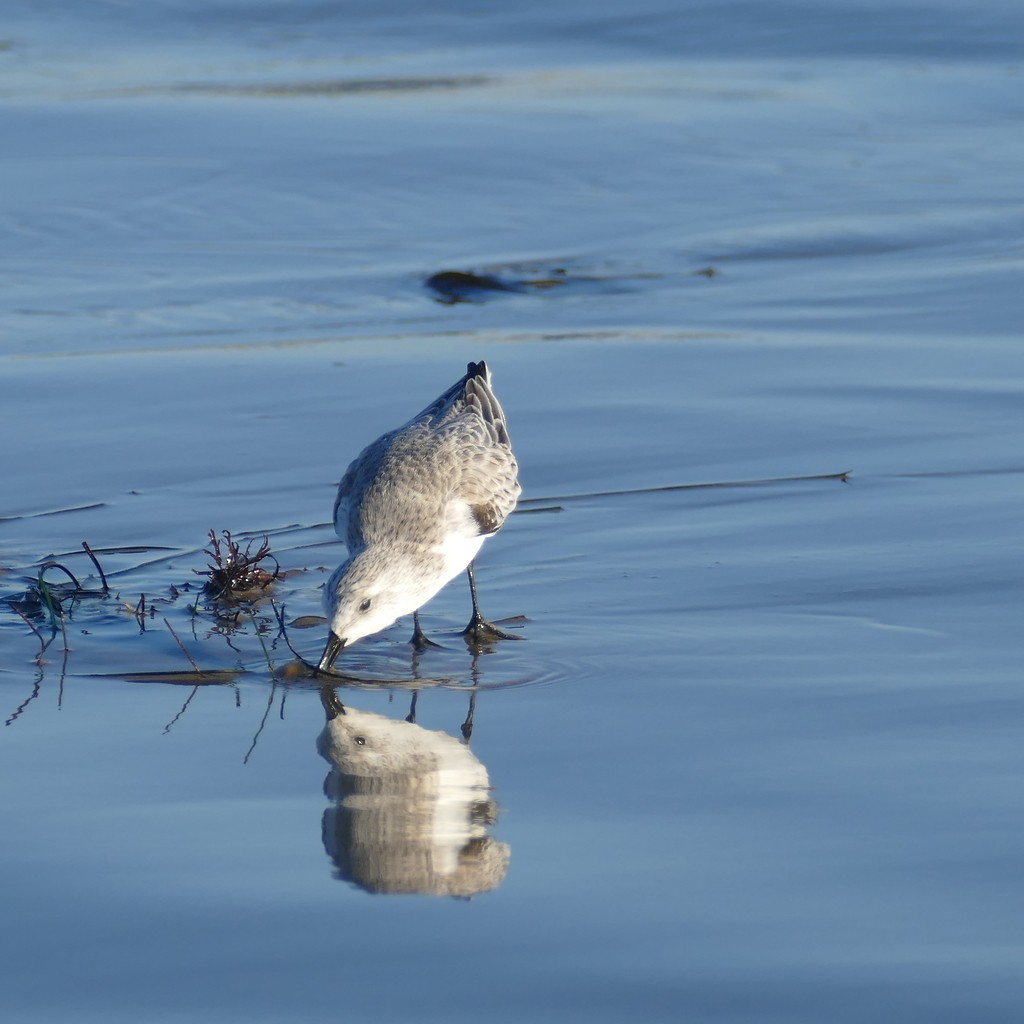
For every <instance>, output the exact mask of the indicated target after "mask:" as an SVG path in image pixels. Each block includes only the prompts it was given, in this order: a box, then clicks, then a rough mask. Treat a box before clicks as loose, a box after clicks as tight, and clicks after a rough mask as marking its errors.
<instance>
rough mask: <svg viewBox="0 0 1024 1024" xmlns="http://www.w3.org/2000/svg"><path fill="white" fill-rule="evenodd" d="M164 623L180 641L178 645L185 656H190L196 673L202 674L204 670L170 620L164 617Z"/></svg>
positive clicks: (190, 661)
mask: <svg viewBox="0 0 1024 1024" xmlns="http://www.w3.org/2000/svg"><path fill="white" fill-rule="evenodd" d="M164 625H165V626H166V627H167V628H168V629H169V630H170V631H171V636H173V637H174V639H175V640H176V641H177V642H178V646H179V647H180V648H181V651H182V654H184V655H185V657H186V658H188V660H189V664H190V665H191V666H192V668H193V669H195V671H196V674H197V675H202V674H203V670H202V669H201V668H200V667H199V666H198V665H197V664H196V662H195V659H194V658H193V657H192V655H191V654H189V653H188V648H187V647H186V646H185V645H184V644H183V643H182V642H181V637H180V636H178V634H177V633H175V632H174V627H173V626H172V625H171V624H170V622H168V621H167V619H164Z"/></svg>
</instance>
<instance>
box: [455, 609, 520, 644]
mask: <svg viewBox="0 0 1024 1024" xmlns="http://www.w3.org/2000/svg"><path fill="white" fill-rule="evenodd" d="M462 635H463V636H464V637H465V638H466V643H467V644H471V645H474V646H480V645H481V644H489V643H493V642H494V641H495V640H525V639H526V637H524V636H522V635H520V634H519V633H506V632H505V631H504V630H503V629H499V628H498V627H497V626H496V625H495V624H494V623H493V622H488V621H487V620H486V619H485V618H484V617H483V616H482V615H474V616H473V618H471V619H470V620H469V625H468V626H466V628H465V629H464V630H463V631H462Z"/></svg>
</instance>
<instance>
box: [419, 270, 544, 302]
mask: <svg viewBox="0 0 1024 1024" xmlns="http://www.w3.org/2000/svg"><path fill="white" fill-rule="evenodd" d="M426 285H427V287H428V288H429V289H430V290H431V291H433V292H435V298H436V299H437V301H438V302H441V303H443V304H445V305H454V304H455V303H456V302H480V301H482V300H483V299H485V298H486V297H487V293H488V292H522V291H525V290H526V289H525V287H524V286H523V284H522V283H521V282H519V281H506V280H502V278H500V277H497V276H495V275H494V274H475V273H471V272H469V271H466V270H442V271H441V272H440V273H438V274H432V275H431V276H430V277H428V278H427V280H426Z"/></svg>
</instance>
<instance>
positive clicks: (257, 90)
mask: <svg viewBox="0 0 1024 1024" xmlns="http://www.w3.org/2000/svg"><path fill="white" fill-rule="evenodd" d="M492 82H494V78H493V76H490V75H445V76H422V77H413V76H410V77H404V78H403V77H395V78H333V79H325V80H323V81H309V82H181V83H177V84H173V85H140V86H134V87H132V88H128V89H110V90H104V91H103V92H97V93H93V94H92V95H94V96H166V95H173V94H177V95H180V94H182V93H193V94H196V95H202V96H256V97H260V98H264V97H275V98H286V99H288V98H293V97H307V96H356V95H364V94H366V93H371V94H372V93H396V92H427V91H431V90H438V89H444V90H452V89H470V88H476V87H478V86H482V85H490V84H491V83H492Z"/></svg>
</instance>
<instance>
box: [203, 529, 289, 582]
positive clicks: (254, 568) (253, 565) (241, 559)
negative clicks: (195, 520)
mask: <svg viewBox="0 0 1024 1024" xmlns="http://www.w3.org/2000/svg"><path fill="white" fill-rule="evenodd" d="M209 537H210V544H209V546H208V547H206V548H203V552H204V554H206V555H207V556H208V557H209V559H210V564H209V567H208V568H206V569H194V570H193V572H195V574H196V575H197V576H205V577H207V579H206V582H205V583H204V584H203V591H204V593H205V594H206V595H207V597H211V598H214V599H220V598H228V599H230V598H245V597H251V596H252V595H253V594H254V593H260V592H262V591H264V590H266V589H267V587H269V586H270V584H271V583H273V582H274V580H276V579H280V577H281V567H280V565H278V563H277V559H276V558H274V556H273V555H272V554H271V553H270V541H269V540H268V538H267V537H266V536H264V537H263V538H262V540H261V541H260V542H259V545H258V546H256V540H255V539H253V540H250V541H249V543H248V544H246V546H245V549H244V550H243V549H242V547H241V545H240V544H239V542H238V541H236V540H235V539H234V537H232V536H231V533H230V531H228V530H223V531H222V533H221V536H220V537H218V536H217V532H216V531H215V530H210V533H209ZM254 547H255V550H253V548H254ZM268 559H269V560H270V561H272V562H273V563H274V568H273V571H272V572H271V571H269V570H268V569H266V568H264V566H263V565H262V564H261V563H263V562H266V561H267V560H268Z"/></svg>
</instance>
